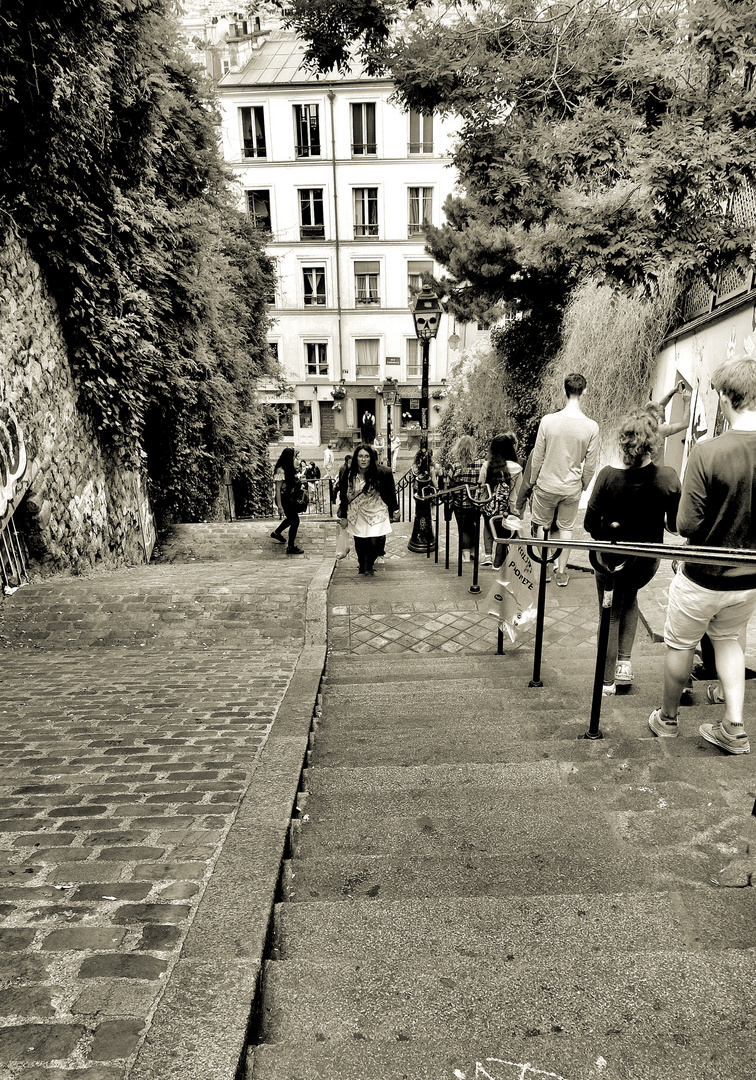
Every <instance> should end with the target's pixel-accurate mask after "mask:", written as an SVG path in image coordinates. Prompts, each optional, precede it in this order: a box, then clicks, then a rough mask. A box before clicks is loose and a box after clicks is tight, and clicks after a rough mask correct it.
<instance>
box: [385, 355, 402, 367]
mask: <svg viewBox="0 0 756 1080" xmlns="http://www.w3.org/2000/svg"><path fill="white" fill-rule="evenodd" d="M400 362H401V361H400V357H398V356H387V357H386V363H387V364H394V365H395V366H398V365H399V363H400Z"/></svg>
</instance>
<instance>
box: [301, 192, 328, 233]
mask: <svg viewBox="0 0 756 1080" xmlns="http://www.w3.org/2000/svg"><path fill="white" fill-rule="evenodd" d="M299 238H300V240H325V223H324V218H323V189H322V188H302V189H301V190H300V192H299Z"/></svg>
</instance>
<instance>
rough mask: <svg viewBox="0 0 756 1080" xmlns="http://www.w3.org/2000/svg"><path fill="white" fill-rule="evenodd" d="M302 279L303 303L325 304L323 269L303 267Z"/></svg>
mask: <svg viewBox="0 0 756 1080" xmlns="http://www.w3.org/2000/svg"><path fill="white" fill-rule="evenodd" d="M302 277H303V278H304V302H305V305H307V306H310V305H311V304H323V305H324V304H325V302H326V287H325V267H324V266H303V267H302Z"/></svg>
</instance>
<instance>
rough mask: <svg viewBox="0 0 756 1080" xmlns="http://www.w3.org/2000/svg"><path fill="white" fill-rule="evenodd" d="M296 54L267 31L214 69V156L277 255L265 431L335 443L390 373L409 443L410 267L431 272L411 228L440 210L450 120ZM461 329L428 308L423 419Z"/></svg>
mask: <svg viewBox="0 0 756 1080" xmlns="http://www.w3.org/2000/svg"><path fill="white" fill-rule="evenodd" d="M302 57H303V49H302V45H301V44H300V42H299V41H298V40H297V38H296V36H295V35H293V34H292V33H289V32H286V31H283V30H273V31H272V32H270V33H268V34H266V35H264V36H263V38H262V39H261V40H260V42H259V44H258V47H257V48H256V49H255V50H254V52H253V54H252V55H251V57H250V58H249V60H248V61H247V62H246V63H245V64H244V65H243V66H240V67H239V68H238V70H230V71H229V72H228V73H227V74H225V75H224V76H223V77H222V78H221V79H220V81H219V83H218V92H219V95H220V101H221V108H222V127H223V150H224V156H225V159H226V161H227V163H228V164H229V165H230V166H231V167H232V169H233V171H234V172H235V174H236V176H237V178H238V180H239V187H240V198H241V199H242V200H243V206H244V208H245V210H246V211H247V213H249V215H250V216H251V217H252V218H253V220H254V222H255V224H256V225H257V227H258V228H260V229H261V230H263V231H265V232H266V233H267V234H268V236H269V241H268V250H269V252H270V254H271V255H272V256H273V258H274V259H275V260H276V264H277V271H278V287H277V289H276V295H275V301H274V310H273V311H272V314H273V316H274V319H275V324H274V327H273V329H272V331H271V333H270V344H271V348H272V349H273V350H274V351H275V352H276V353H277V355H278V358H279V360H280V361H281V363H282V364H283V366H284V368H285V370H286V372H287V381H288V383H289V384H290V386H291V393H286V394H283V395H282V394H281V393H280V392H276V391H275V390H274V389H273V388H272V387H271V388H268V390H267V391H264V394H265V395H266V396H267V399H268V400H269V401H270V403H271V405H273V406H274V407H275V410H276V412H277V415H278V418H279V431H278V437H279V441H281V442H293V443H294V444H295V445H297V446H299V447H301V448H303V449H304V448H306V447H310V446H317V445H320V444H323V443H325V442H329V441H330V442H334V443H335V445H336V446H338V447H345V446H348V445H351V443H352V442H353V441H355V440H356V439H357V438H358V434H359V426H360V422H361V418H362V417H363V416H364V415H365V413H369V414H371V415H372V416H374V417H375V418H376V423H377V426H378V427H379V428H380V429H381V430H384V431H385V428H386V420H387V415H386V409H385V406H384V403H383V399H382V396H381V390H382V386H383V383H384V381H385V380H386V379H387V378H393V379H395V380H396V383H397V402H396V404H395V405H394V406H393V410H392V417H391V419H392V427H393V430H394V431H395V432H398V433H399V434H400V436H401V437H402V441H403V443H404V444H405V445H409V446H412V445H413V443H414V442H416V441H417V438H418V437H419V419H420V400H419V395H420V378H421V349H420V347H419V343H418V341H417V338H416V337H415V330H414V324H413V320H412V314H411V312H410V309H409V303H410V301H411V299H412V296H413V293H414V291H415V290H417V289H419V288H420V287H422V283H423V277H424V275H430V274H434V273H435V274H438V273H439V272H440V268H439V267H438V266H435V265H434V263H433V260H432V259H431V258H430V256H429V255H428V254H427V253H426V251H425V228H426V225H427V224H428V223H432V224H434V225H440V224H441V222H442V220H443V210H442V206H443V203H444V200H445V199H446V197H447V195H448V194H449V193H450V192H451V191H452V189H453V187H454V172H453V169H452V168H451V157H450V153H451V148H452V140H453V139H454V134H455V131H454V123H453V122H450V121H448V120H442V119H441V118H440V117H437V116H422V115H420V114H419V113H405V112H402V111H401V110H400V109H399V108H398V106H397V105H396V104H395V103H393V102H392V101H391V97H392V93H393V85H392V83H391V82H390V80H388V79H381V78H373V77H369V76H367V75H365V74H362V73H360V72H350V73H348V74H347V75H345V76H343V77H342V76H340V75H338V74H337V73H329V74H328V75H327V76H320V77H319V76H317V75H314V74H313V73H312V72H308V71H307V70H306V69H305V68H304V67H303V65H302ZM475 333H476V330H475V327H471V328H467V329H466V328H463V327H457V326H456V325H455V324H454V322H453V320H451V319H449V317H447V316H446V315H444V316H443V317H442V320H441V329H440V332H439V335H438V337H437V339H436V340H435V341H433V342H431V347H430V390H431V408H430V426H431V429H432V428H433V426H434V423H435V422H436V421H437V419H438V410H439V409H440V404H439V403H440V399H441V398H442V397H443V396H445V380H446V378H447V370H448V365H449V362H450V356H451V357H453V356H454V350H455V349H457V348H459V347H460V345H462V346H464V344H465V336H467V337H469V336H470V335H472V336H473V337H474V336H475ZM434 406H435V408H434Z"/></svg>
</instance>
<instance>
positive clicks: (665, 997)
mask: <svg viewBox="0 0 756 1080" xmlns="http://www.w3.org/2000/svg"><path fill="white" fill-rule="evenodd" d="M264 993H265V1001H264V1008H263V1015H262V1017H261V1020H262V1030H261V1040H260V1041H262V1042H268V1043H280V1042H285V1041H287V1040H288V1039H289V1038H290V1037H291V1035H292V1034H293V1033H295V1034H296V1039H297V1041H298V1042H300V1043H301V1044H303V1045H306V1044H308V1043H309V1044H310V1045H316V1044H317V1042H318V1041H323V1042H328V1041H330V1040H334V1039H339V1040H341V1039H354V1040H355V1041H362V1040H366V1041H373V1040H380V1041H396V1040H398V1039H400V1038H401V1037H402V1036H406V1037H407V1038H408V1039H416V1038H423V1039H429V1040H432V1039H439V1040H446V1039H448V1037H449V1034H450V1033H460V1034H462V1035H463V1037H464V1038H465V1040H480V1041H481V1042H483V1043H485V1044H487V1045H494V1046H499V1047H507V1046H508V1044H509V1043H510V1042H511V1041H513V1040H519V1039H522V1040H524V1039H525V1038H527V1037H528V1036H530V1037H531V1038H533V1039H536V1040H538V1042H539V1043H540V1044H541V1045H544V1044H548V1042H549V1041H550V1037H551V1036H555V1035H557V1034H558V1035H559V1038H560V1040H567V1039H570V1040H571V1039H574V1038H578V1039H580V1038H589V1037H591V1036H593V1037H594V1038H597V1039H598V1040H600V1043H601V1044H603V1039H604V1038H605V1037H607V1036H609V1035H615V1036H626V1037H628V1038H629V1037H633V1036H634V1037H635V1038H636V1039H637V1040H638V1041H646V1040H653V1039H668V1040H669V1041H673V1040H678V1041H681V1042H683V1043H684V1042H685V1041H686V1040H687V1039H690V1038H695V1037H697V1036H699V1035H700V1034H701V1026H702V1024H705V1025H706V1030H707V1034H708V1035H709V1036H713V1037H714V1038H717V1037H720V1036H721V1037H724V1036H728V1035H729V1036H730V1037H732V1036H733V1034H734V1033H735V1031H736V1030H738V1029H739V1031H740V1034H741V1038H742V1040H743V1042H744V1043H745V1042H748V1043H751V1044H752V1040H753V1035H752V1026H751V1024H750V1022H749V1021H748V1020H747V1019H745V1021H744V1025H743V1026H741V1025H740V1024H739V1023H738V1020H737V1019H736V1018H738V1017H740V1018H748V1017H752V1015H753V1010H754V1007H755V1006H756V984H755V983H754V980H753V957H752V955H751V954H750V953H749V952H747V951H745V952H739V951H737V950H727V949H716V950H710V951H706V952H683V951H681V950H680V949H676V948H673V949H659V950H648V949H644V950H643V951H631V950H630V951H627V952H623V951H615V950H610V951H606V952H598V953H596V952H594V953H590V952H588V953H580V954H577V955H572V956H570V955H566V954H559V955H534V956H531V955H529V954H528V952H527V950H526V949H521V950H520V951H519V952H518V954H517V955H514V956H510V955H509V954H499V955H487V956H483V957H470V956H466V955H456V956H454V955H447V954H440V955H438V956H436V957H430V958H427V959H414V960H411V961H407V960H405V959H403V958H397V959H381V960H359V961H338V960H334V961H320V962H316V961H302V960H297V961H286V962H280V961H269V962H268V963H266V965H265V972H264ZM735 1037H736V1038H737V1035H736V1036H735ZM535 1045H536V1044H535V1043H534V1046H535Z"/></svg>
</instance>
